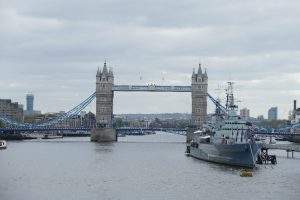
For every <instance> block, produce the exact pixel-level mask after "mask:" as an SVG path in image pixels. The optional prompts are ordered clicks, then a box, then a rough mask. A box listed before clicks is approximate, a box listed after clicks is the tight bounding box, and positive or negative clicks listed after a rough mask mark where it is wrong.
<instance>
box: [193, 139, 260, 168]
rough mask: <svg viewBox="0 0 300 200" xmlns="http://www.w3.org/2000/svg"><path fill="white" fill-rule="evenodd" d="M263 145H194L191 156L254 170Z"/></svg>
mask: <svg viewBox="0 0 300 200" xmlns="http://www.w3.org/2000/svg"><path fill="white" fill-rule="evenodd" d="M260 149H261V145H260V144H257V143H252V144H249V143H245V144H232V145H230V144H226V145H224V144H201V143H200V144H194V145H193V144H192V145H191V146H190V156H192V157H195V158H198V159H201V160H206V161H210V162H215V163H220V164H226V165H235V166H241V167H248V168H253V167H254V166H255V162H256V158H257V154H258V153H259V150H260Z"/></svg>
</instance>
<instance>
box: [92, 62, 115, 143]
mask: <svg viewBox="0 0 300 200" xmlns="http://www.w3.org/2000/svg"><path fill="white" fill-rule="evenodd" d="M113 85H114V75H113V72H112V70H111V69H109V71H108V69H107V66H106V62H104V66H103V69H102V70H101V69H98V71H97V75H96V126H97V127H96V128H95V129H93V131H92V135H91V141H96V142H110V141H116V140H117V136H116V130H115V129H114V128H113V126H112V118H113V97H114V93H113V90H112V88H113Z"/></svg>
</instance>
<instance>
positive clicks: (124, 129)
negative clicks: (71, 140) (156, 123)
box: [0, 127, 187, 133]
mask: <svg viewBox="0 0 300 200" xmlns="http://www.w3.org/2000/svg"><path fill="white" fill-rule="evenodd" d="M116 130H117V131H164V132H170V131H177V132H178V131H182V132H184V131H186V130H187V129H180V128H116ZM35 131H36V132H43V131H74V132H75V131H91V128H83V127H69V128H39V127H37V128H34V127H33V128H0V132H30V133H31V132H35Z"/></svg>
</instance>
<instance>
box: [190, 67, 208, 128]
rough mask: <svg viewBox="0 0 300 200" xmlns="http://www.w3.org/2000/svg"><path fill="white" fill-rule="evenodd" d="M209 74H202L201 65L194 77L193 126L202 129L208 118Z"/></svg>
mask: <svg viewBox="0 0 300 200" xmlns="http://www.w3.org/2000/svg"><path fill="white" fill-rule="evenodd" d="M207 85H208V77H207V72H206V69H205V72H204V73H202V69H201V64H199V68H198V72H197V73H195V71H193V75H192V124H193V125H195V126H197V128H202V125H203V123H205V122H206V118H207Z"/></svg>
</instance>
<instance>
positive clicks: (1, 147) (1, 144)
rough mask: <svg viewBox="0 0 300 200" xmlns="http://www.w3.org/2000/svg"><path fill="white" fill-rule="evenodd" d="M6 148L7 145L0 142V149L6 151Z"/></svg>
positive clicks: (4, 142) (2, 141) (3, 141)
mask: <svg viewBox="0 0 300 200" xmlns="http://www.w3.org/2000/svg"><path fill="white" fill-rule="evenodd" d="M6 148H7V144H6V141H5V140H0V149H6Z"/></svg>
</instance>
